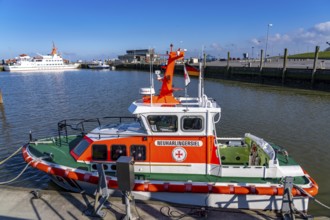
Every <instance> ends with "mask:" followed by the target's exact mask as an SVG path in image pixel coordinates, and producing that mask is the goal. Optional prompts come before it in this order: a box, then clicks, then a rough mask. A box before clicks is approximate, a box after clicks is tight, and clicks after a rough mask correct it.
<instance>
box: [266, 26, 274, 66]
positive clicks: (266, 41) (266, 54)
mask: <svg viewBox="0 0 330 220" xmlns="http://www.w3.org/2000/svg"><path fill="white" fill-rule="evenodd" d="M272 26H273V24H268V26H267V38H266V49H265V62H266V59H267V47H268V34H269V28H270V27H272Z"/></svg>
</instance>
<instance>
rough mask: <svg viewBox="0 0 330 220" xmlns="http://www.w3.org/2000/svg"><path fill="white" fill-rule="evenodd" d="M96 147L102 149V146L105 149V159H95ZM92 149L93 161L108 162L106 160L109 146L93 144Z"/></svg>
mask: <svg viewBox="0 0 330 220" xmlns="http://www.w3.org/2000/svg"><path fill="white" fill-rule="evenodd" d="M96 146H98V147H100V146H102V147H105V152H102V153H105V157H102V158H101V159H99V158H94V152H95V149H94V147H96ZM91 148H92V161H106V160H108V146H107V145H106V144H97V143H95V144H93V145H92V146H91Z"/></svg>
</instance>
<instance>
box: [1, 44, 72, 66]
mask: <svg viewBox="0 0 330 220" xmlns="http://www.w3.org/2000/svg"><path fill="white" fill-rule="evenodd" d="M78 67H79V64H78V63H72V64H69V63H66V62H65V60H63V58H62V57H61V56H60V55H59V54H57V48H56V47H55V45H54V44H53V49H52V52H51V54H48V55H39V56H36V57H33V58H31V57H30V56H29V55H26V54H21V55H19V57H16V58H15V60H14V61H13V62H8V63H7V65H4V69H5V70H6V71H40V70H41V71H43V70H66V69H77V68H78Z"/></svg>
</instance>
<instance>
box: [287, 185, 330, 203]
mask: <svg viewBox="0 0 330 220" xmlns="http://www.w3.org/2000/svg"><path fill="white" fill-rule="evenodd" d="M293 186H294V187H295V188H297V189H298V190H299V191H300V192H302V193H304V194H305V195H306V196H308V197H309V198H311V199H313V200H314V201H315V202H316V203H318V204H319V205H321V206H323V207H324V208H327V209H330V207H329V206H327V205H325V204H323V203H322V202H320V201H319V200H317V199H316V198H315V197H314V196H312V195H311V194H309V193H308V192H306V191H305V190H304V189H303V188H301V187H300V186H298V185H296V184H293Z"/></svg>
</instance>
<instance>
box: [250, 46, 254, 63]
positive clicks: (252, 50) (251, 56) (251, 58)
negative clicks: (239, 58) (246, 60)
mask: <svg viewBox="0 0 330 220" xmlns="http://www.w3.org/2000/svg"><path fill="white" fill-rule="evenodd" d="M253 50H254V47H252V54H251V59H252V60H253Z"/></svg>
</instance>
